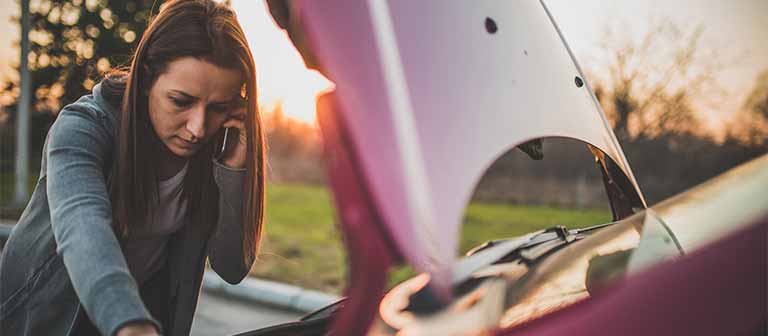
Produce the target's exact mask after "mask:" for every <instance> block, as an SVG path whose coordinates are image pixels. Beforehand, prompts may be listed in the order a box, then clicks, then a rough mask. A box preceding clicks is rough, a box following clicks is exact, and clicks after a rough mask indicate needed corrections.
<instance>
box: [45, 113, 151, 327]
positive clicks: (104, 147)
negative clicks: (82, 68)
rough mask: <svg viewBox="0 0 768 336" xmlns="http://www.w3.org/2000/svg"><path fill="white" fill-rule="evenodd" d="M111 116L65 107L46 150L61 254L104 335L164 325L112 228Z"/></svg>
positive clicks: (53, 220)
mask: <svg viewBox="0 0 768 336" xmlns="http://www.w3.org/2000/svg"><path fill="white" fill-rule="evenodd" d="M103 118H106V116H102V115H100V114H99V113H97V112H96V111H93V110H91V109H89V108H87V107H84V106H79V107H78V106H75V107H73V106H72V105H70V106H69V107H65V108H64V109H63V110H62V111H61V113H60V114H59V116H58V118H57V120H56V122H55V123H54V124H53V126H52V127H51V130H50V134H49V136H48V144H47V150H46V153H45V155H46V162H47V163H46V165H47V166H46V169H47V182H46V183H47V190H48V204H49V207H50V213H51V226H52V229H53V233H54V237H55V239H56V244H57V249H56V252H57V253H58V254H59V255H61V257H62V259H63V260H64V265H65V267H66V269H67V272H68V274H69V278H70V280H71V281H72V286H73V287H74V290H75V292H76V294H77V296H78V298H79V299H80V302H81V304H82V306H83V307H84V308H85V311H86V313H87V314H88V316H89V317H90V319H91V320H92V321H93V323H94V325H95V326H96V327H97V328H98V329H99V331H100V332H101V334H103V335H113V334H114V333H115V332H116V331H117V330H118V329H119V328H120V327H122V326H123V325H125V324H126V323H130V322H139V321H145V322H150V323H153V324H155V326H157V327H158V330H159V329H160V325H159V323H158V322H157V321H155V320H154V319H153V318H152V316H151V315H150V313H149V311H148V310H147V309H146V307H145V306H144V304H143V302H142V301H141V297H140V295H139V290H138V286H137V284H136V281H135V280H134V278H133V276H131V274H130V271H129V270H128V266H127V263H126V261H125V257H124V255H123V253H122V250H121V248H120V244H119V243H118V240H117V238H116V236H115V234H114V232H113V229H112V207H111V202H110V200H109V194H108V192H107V188H106V179H105V174H104V168H105V164H106V160H108V159H109V157H110V153H111V150H110V148H109V146H110V145H111V144H112V143H113V141H112V140H111V138H112V135H111V134H110V133H109V131H108V130H107V128H106V127H105V124H104V122H105V120H103Z"/></svg>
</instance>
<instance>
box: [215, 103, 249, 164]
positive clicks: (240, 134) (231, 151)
mask: <svg viewBox="0 0 768 336" xmlns="http://www.w3.org/2000/svg"><path fill="white" fill-rule="evenodd" d="M245 114H246V108H245V106H244V105H240V106H239V107H237V108H236V109H235V110H234V111H232V112H231V113H230V116H229V119H228V120H227V121H225V122H224V124H222V125H221V127H225V128H229V134H228V139H226V141H227V146H226V149H225V150H224V153H222V156H221V163H223V164H224V165H225V166H227V167H229V168H233V169H243V168H245V160H246V157H247V155H246V150H247V148H248V136H247V134H248V133H247V130H246V128H245Z"/></svg>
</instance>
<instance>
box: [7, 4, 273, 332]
mask: <svg viewBox="0 0 768 336" xmlns="http://www.w3.org/2000/svg"><path fill="white" fill-rule="evenodd" d="M225 130H227V131H225ZM225 134H228V135H227V136H225ZM225 137H226V139H225ZM222 147H224V149H223V150H222V149H221V148H222ZM264 161H265V153H264V138H263V135H262V128H261V122H260V119H259V114H258V110H257V103H256V81H255V68H254V64H253V59H252V55H251V52H250V50H249V48H248V44H247V41H246V39H245V36H244V34H243V31H242V29H241V27H240V25H239V24H238V22H237V19H236V17H235V14H234V13H233V12H232V10H231V9H229V8H228V7H226V6H225V5H223V4H218V3H215V2H213V1H211V0H193V1H182V0H179V1H171V2H169V3H166V4H165V5H164V7H163V8H162V9H161V10H160V12H159V13H158V15H157V16H156V17H155V18H154V19H153V21H152V22H151V23H150V25H149V27H148V29H147V30H146V32H145V33H144V35H143V36H142V38H141V40H140V41H139V44H138V47H137V49H136V52H135V54H134V57H133V61H132V63H131V67H130V69H129V71H128V72H122V73H121V72H114V73H112V74H111V75H108V76H107V77H106V78H105V80H104V81H102V83H100V84H99V85H96V86H95V87H94V89H93V93H92V94H91V95H87V96H84V97H82V98H80V99H79V100H78V101H77V102H75V103H73V104H70V105H68V106H66V107H64V109H63V110H62V111H61V113H60V114H59V116H58V118H57V120H56V122H55V123H54V124H53V126H52V127H51V130H50V132H49V133H48V137H47V139H46V145H45V149H44V155H43V163H42V169H41V174H40V179H39V181H38V184H37V186H36V188H35V191H34V193H33V195H32V198H31V200H30V202H29V204H28V205H27V208H26V210H25V211H24V213H23V214H22V216H21V218H20V219H19V221H18V223H17V225H16V227H15V229H14V232H13V234H12V235H11V237H10V239H9V240H8V242H7V245H6V247H5V251H4V255H3V259H2V261H1V262H0V305H1V306H0V334H2V335H4V336H11V335H89V334H102V335H121V336H122V335H158V334H161V333H162V334H164V335H186V334H189V330H190V327H191V324H192V317H193V315H194V310H195V307H196V304H197V297H198V293H199V289H200V284H201V279H202V275H203V271H204V269H205V262H206V260H209V261H210V265H211V267H212V268H213V270H214V271H216V272H217V273H218V274H219V275H220V276H221V277H222V278H224V279H225V280H226V281H228V282H230V283H238V282H240V281H241V280H242V279H243V278H244V277H245V276H246V275H247V274H248V272H249V270H250V268H251V265H252V264H253V261H254V258H255V256H256V253H257V250H258V245H259V237H260V234H261V224H262V218H263V212H264Z"/></svg>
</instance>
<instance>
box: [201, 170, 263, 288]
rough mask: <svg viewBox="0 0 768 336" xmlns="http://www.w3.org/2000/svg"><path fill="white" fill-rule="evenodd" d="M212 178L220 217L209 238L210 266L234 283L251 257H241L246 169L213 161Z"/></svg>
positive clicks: (240, 278) (240, 276)
mask: <svg viewBox="0 0 768 336" xmlns="http://www.w3.org/2000/svg"><path fill="white" fill-rule="evenodd" d="M213 177H214V180H215V181H216V185H217V186H218V188H219V218H218V225H217V229H216V232H214V234H213V236H212V237H211V242H210V248H209V251H208V257H209V259H210V262H211V268H213V270H214V271H216V273H217V274H219V276H221V278H222V279H224V281H226V282H228V283H231V284H237V283H239V282H240V281H242V280H243V278H245V276H247V275H248V272H249V271H250V270H251V266H252V265H253V261H254V260H253V258H251V259H250V260H247V261H246V260H244V256H243V207H244V204H245V191H246V190H247V189H246V188H247V186H246V183H245V182H246V170H245V169H232V168H228V167H226V166H224V165H223V164H221V163H219V162H218V161H216V160H214V161H213Z"/></svg>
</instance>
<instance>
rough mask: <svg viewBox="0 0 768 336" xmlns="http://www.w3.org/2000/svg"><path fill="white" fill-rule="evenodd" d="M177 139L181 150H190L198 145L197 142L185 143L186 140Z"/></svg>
mask: <svg viewBox="0 0 768 336" xmlns="http://www.w3.org/2000/svg"><path fill="white" fill-rule="evenodd" d="M177 138H178V139H179V143H180V144H181V147H183V148H187V149H192V148H195V147H197V145H198V143H197V142H191V141H187V140H185V139H184V138H182V137H177Z"/></svg>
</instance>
